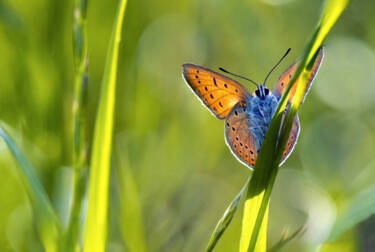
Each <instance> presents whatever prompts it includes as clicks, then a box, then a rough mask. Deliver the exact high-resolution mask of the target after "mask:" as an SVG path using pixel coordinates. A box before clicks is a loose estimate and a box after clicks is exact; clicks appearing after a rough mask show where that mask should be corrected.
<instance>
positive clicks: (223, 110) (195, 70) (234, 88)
mask: <svg viewBox="0 0 375 252" xmlns="http://www.w3.org/2000/svg"><path fill="white" fill-rule="evenodd" d="M182 66H183V73H182V76H183V77H184V79H185V81H186V83H187V84H188V85H189V87H190V88H191V89H192V90H193V92H194V93H195V94H196V95H197V96H198V97H199V99H200V100H201V101H202V103H203V104H204V105H205V106H206V107H207V108H208V109H209V110H210V111H211V112H212V113H213V114H214V115H215V116H216V118H218V119H224V118H225V117H226V116H227V115H228V114H229V112H230V111H231V110H232V108H233V107H234V106H235V105H236V104H237V103H246V98H247V96H249V95H250V93H249V91H248V90H247V89H246V88H245V87H244V86H242V85H241V84H240V83H238V82H236V81H234V80H232V79H230V78H228V77H226V76H224V75H222V74H219V73H216V72H214V71H211V70H209V69H207V68H204V67H201V66H197V65H193V64H184V65H182Z"/></svg>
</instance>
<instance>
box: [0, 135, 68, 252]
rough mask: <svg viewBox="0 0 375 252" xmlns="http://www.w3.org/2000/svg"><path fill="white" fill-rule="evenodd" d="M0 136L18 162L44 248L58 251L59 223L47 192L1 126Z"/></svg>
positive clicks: (48, 251) (48, 250)
mask: <svg viewBox="0 0 375 252" xmlns="http://www.w3.org/2000/svg"><path fill="white" fill-rule="evenodd" d="M0 136H1V138H3V140H4V141H5V143H6V144H7V146H8V148H9V150H10V151H11V153H12V155H13V156H14V158H15V159H16V161H17V162H18V165H19V166H18V167H19V169H17V171H18V173H19V175H20V177H21V179H22V184H23V186H24V187H25V189H26V192H27V195H28V197H29V199H30V202H31V206H32V209H33V214H34V215H35V218H36V225H37V229H38V233H39V236H40V240H41V242H42V244H43V247H44V249H45V250H46V251H47V252H55V251H58V248H59V237H60V234H61V232H60V231H61V229H60V226H61V225H60V222H59V220H58V218H57V215H56V213H55V210H54V209H53V207H52V204H51V202H50V200H49V198H48V196H47V193H46V192H45V190H44V188H43V186H42V184H41V183H40V182H39V179H38V177H37V176H36V175H35V173H34V168H33V167H32V165H31V163H30V162H29V161H28V160H27V159H26V158H25V157H24V155H23V154H22V152H21V151H20V150H19V149H18V147H17V146H16V145H15V143H14V141H13V140H12V138H11V137H10V136H9V135H8V134H7V133H6V131H5V130H4V129H3V128H0Z"/></svg>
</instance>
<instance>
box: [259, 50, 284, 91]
mask: <svg viewBox="0 0 375 252" xmlns="http://www.w3.org/2000/svg"><path fill="white" fill-rule="evenodd" d="M290 50H291V48H289V49H288V50H287V51H286V53H285V54H284V56H283V57H281V59H280V60H279V62H277V63H276V65H275V66H274V67H273V68H272V69H271V71H270V72H269V73H268V74H267V77H266V78H265V79H264V82H263V85H266V81H267V79H268V77H269V76H270V74H271V73H272V71H273V70H275V68H276V67H277V66H278V65H279V64H280V63H281V61H283V59H284V58H285V57H286V56H287V55H288V53H289V52H290Z"/></svg>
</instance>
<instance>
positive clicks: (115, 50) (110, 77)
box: [84, 0, 127, 252]
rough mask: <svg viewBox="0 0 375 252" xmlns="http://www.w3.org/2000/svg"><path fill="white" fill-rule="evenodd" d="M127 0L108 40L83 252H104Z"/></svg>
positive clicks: (124, 0)
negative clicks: (114, 117) (114, 118)
mask: <svg viewBox="0 0 375 252" xmlns="http://www.w3.org/2000/svg"><path fill="white" fill-rule="evenodd" d="M126 2H127V1H126V0H121V1H120V2H119V7H118V10H117V15H116V20H115V25H114V30H113V33H112V37H111V40H110V45H109V50H108V54H107V60H106V65H105V70H104V76H103V82H102V87H101V97H100V101H99V108H98V114H97V117H96V123H95V131H94V140H93V147H92V153H91V162H90V181H89V189H88V209H87V218H86V227H85V235H84V251H87V252H92V251H105V248H106V234H107V211H108V186H109V171H110V157H111V148H112V128H113V115H114V105H115V91H116V76H117V64H118V54H119V45H120V40H121V31H122V24H123V20H124V14H125V7H126Z"/></svg>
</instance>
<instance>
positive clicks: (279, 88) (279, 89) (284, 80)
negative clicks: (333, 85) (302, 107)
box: [273, 47, 324, 103]
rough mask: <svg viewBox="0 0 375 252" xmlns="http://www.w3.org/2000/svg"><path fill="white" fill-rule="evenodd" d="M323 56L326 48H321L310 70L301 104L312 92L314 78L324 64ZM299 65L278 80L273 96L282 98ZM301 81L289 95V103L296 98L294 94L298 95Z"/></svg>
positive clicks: (291, 68)
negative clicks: (297, 90)
mask: <svg viewBox="0 0 375 252" xmlns="http://www.w3.org/2000/svg"><path fill="white" fill-rule="evenodd" d="M323 56H324V48H323V47H322V48H320V50H319V52H318V56H317V57H316V59H315V62H314V64H313V67H312V68H311V69H310V71H309V73H308V77H307V88H306V91H305V94H304V96H303V99H302V101H301V103H303V101H304V100H305V97H306V94H307V93H308V92H309V90H310V87H311V84H312V81H313V80H314V77H315V76H316V74H317V72H318V70H319V67H320V64H321V62H322V59H323ZM298 64H299V61H297V62H295V63H293V64H292V65H291V66H290V67H289V68H288V69H287V70H286V71H285V72H284V73H283V74H282V75H281V76H280V78H279V79H278V80H277V82H276V85H275V86H274V88H273V94H274V95H275V96H276V97H280V96H281V95H282V94H283V92H284V89H285V87H286V86H287V85H288V83H289V81H290V79H291V78H292V77H293V74H294V72H295V71H296V69H297V66H298ZM299 79H300V78H298V79H297V81H296V83H295V84H294V85H293V87H292V89H291V90H290V95H289V101H291V100H292V99H293V97H294V94H295V93H296V89H297V85H298V84H299Z"/></svg>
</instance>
